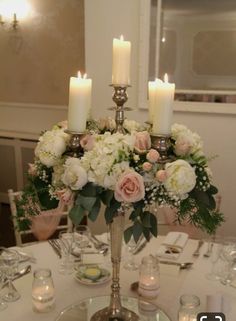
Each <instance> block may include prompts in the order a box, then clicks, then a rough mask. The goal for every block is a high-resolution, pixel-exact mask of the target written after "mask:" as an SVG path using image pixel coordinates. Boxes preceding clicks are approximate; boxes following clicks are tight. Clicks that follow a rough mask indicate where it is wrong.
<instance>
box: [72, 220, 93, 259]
mask: <svg viewBox="0 0 236 321" xmlns="http://www.w3.org/2000/svg"><path fill="white" fill-rule="evenodd" d="M90 237H91V232H90V229H89V227H88V226H87V225H77V226H76V227H75V228H74V242H75V245H76V246H78V247H79V248H80V251H81V252H80V253H81V264H83V253H84V249H85V248H86V247H87V246H88V245H89V241H90Z"/></svg>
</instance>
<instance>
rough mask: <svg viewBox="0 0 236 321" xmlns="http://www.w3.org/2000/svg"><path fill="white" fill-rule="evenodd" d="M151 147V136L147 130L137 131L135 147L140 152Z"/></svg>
mask: <svg viewBox="0 0 236 321" xmlns="http://www.w3.org/2000/svg"><path fill="white" fill-rule="evenodd" d="M150 148H151V138H150V135H149V133H148V132H147V131H144V132H137V133H135V143H134V149H135V150H136V151H137V152H138V153H145V152H146V151H147V150H148V149H150Z"/></svg>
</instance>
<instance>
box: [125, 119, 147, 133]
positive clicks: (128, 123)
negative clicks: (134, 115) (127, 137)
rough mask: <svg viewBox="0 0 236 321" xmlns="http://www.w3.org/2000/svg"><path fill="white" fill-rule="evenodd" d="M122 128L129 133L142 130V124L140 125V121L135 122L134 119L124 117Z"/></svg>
mask: <svg viewBox="0 0 236 321" xmlns="http://www.w3.org/2000/svg"><path fill="white" fill-rule="evenodd" d="M124 128H125V129H126V130H127V131H128V132H129V133H132V132H134V131H142V130H144V126H142V125H141V124H140V123H138V122H136V121H135V120H128V119H125V121H124Z"/></svg>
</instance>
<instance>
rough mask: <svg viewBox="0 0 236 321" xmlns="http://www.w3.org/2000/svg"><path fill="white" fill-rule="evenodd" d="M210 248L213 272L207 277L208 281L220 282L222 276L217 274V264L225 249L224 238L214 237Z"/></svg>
mask: <svg viewBox="0 0 236 321" xmlns="http://www.w3.org/2000/svg"><path fill="white" fill-rule="evenodd" d="M209 244H210V245H208V248H209V246H210V249H211V254H210V261H211V270H210V272H209V273H208V274H207V275H206V277H207V279H209V280H212V281H214V280H219V279H220V276H219V275H218V272H217V262H218V261H219V259H220V256H221V252H222V249H223V244H222V238H221V237H214V238H213V240H212V241H210V242H209Z"/></svg>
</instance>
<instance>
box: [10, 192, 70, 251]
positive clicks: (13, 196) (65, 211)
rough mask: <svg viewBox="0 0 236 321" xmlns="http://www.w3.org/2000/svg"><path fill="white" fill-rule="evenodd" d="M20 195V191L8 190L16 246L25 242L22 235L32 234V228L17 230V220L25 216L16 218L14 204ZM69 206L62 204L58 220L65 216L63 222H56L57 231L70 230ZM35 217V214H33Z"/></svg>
mask: <svg viewBox="0 0 236 321" xmlns="http://www.w3.org/2000/svg"><path fill="white" fill-rule="evenodd" d="M21 196H22V191H15V192H14V191H13V190H12V189H9V190H8V197H9V201H10V209H11V215H12V221H13V226H14V233H15V239H16V245H17V246H22V245H24V243H26V242H25V241H24V236H26V235H33V231H32V228H30V229H26V230H24V231H20V230H19V225H18V222H19V221H22V223H23V221H24V220H25V218H22V219H21V218H19V217H18V218H17V206H16V200H17V199H18V200H19V199H20V198H21ZM68 213H69V208H68V206H67V207H66V206H64V207H63V212H62V214H61V215H60V221H61V220H62V218H63V217H64V218H65V224H58V225H57V227H56V230H57V231H60V230H65V229H67V230H68V231H71V230H72V222H71V220H70V218H69V215H68ZM35 217H36V218H37V216H35Z"/></svg>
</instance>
